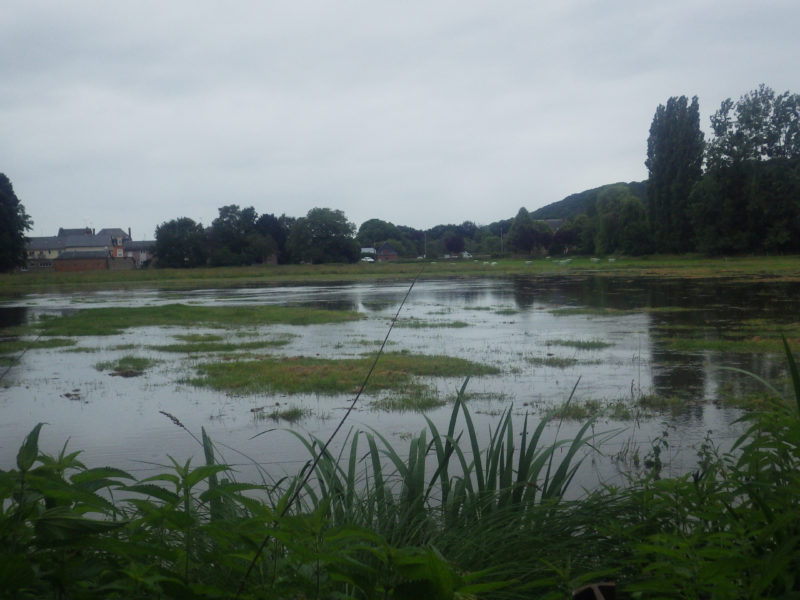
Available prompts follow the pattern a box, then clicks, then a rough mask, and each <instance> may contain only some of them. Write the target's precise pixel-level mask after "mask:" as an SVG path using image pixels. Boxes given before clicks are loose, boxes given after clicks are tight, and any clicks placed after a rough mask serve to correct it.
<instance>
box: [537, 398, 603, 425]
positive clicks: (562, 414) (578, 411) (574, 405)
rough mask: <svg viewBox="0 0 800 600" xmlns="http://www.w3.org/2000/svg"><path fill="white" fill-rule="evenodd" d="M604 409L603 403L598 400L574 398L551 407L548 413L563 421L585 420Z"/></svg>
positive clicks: (598, 414) (599, 413)
mask: <svg viewBox="0 0 800 600" xmlns="http://www.w3.org/2000/svg"><path fill="white" fill-rule="evenodd" d="M604 411H605V405H604V404H603V403H602V402H601V401H600V400H594V399H590V400H581V401H579V400H575V399H572V400H570V401H568V402H564V404H562V405H560V406H557V407H555V408H553V409H552V410H551V411H550V414H551V416H552V417H553V418H555V419H564V420H565V421H586V420H588V419H592V418H595V417H598V416H600V415H602V414H603V412H604Z"/></svg>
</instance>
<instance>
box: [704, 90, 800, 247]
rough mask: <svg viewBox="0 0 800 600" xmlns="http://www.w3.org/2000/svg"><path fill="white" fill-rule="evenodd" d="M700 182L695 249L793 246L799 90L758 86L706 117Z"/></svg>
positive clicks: (799, 180)
mask: <svg viewBox="0 0 800 600" xmlns="http://www.w3.org/2000/svg"><path fill="white" fill-rule="evenodd" d="M711 127H712V130H713V132H714V136H715V137H714V138H713V139H712V140H711V141H710V142H709V144H708V152H707V164H708V169H707V171H706V174H705V176H704V177H703V180H702V181H701V182H700V183H699V184H697V185H696V186H695V188H694V190H693V192H692V195H691V207H690V215H691V220H692V224H693V226H694V231H695V236H696V240H697V248H698V249H699V250H701V251H703V252H706V253H711V254H720V253H737V252H757V251H766V252H789V251H796V250H797V249H799V248H800V96H798V95H797V94H791V93H789V92H788V91H787V92H784V93H783V94H780V95H776V94H775V92H774V91H773V90H772V89H770V88H769V87H767V86H765V85H763V84H762V85H761V86H759V88H758V89H756V90H753V91H751V92H748V93H747V94H745V95H744V96H742V97H741V98H740V99H739V100H738V101H737V102H735V103H734V102H733V101H732V100H731V99H730V98H729V99H727V100H725V101H723V102H722V104H721V106H720V108H719V110H718V111H717V112H715V113H714V114H713V115H712V117H711Z"/></svg>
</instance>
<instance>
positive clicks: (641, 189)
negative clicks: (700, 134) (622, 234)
mask: <svg viewBox="0 0 800 600" xmlns="http://www.w3.org/2000/svg"><path fill="white" fill-rule="evenodd" d="M612 185H625V186H628V188H629V189H630V191H631V193H632V194H633V195H634V196H636V197H637V198H639V199H641V201H642V202H646V198H645V193H646V189H647V182H646V181H632V182H630V183H624V182H620V183H609V184H607V185H602V186H600V187H598V188H594V189H591V190H585V191H583V192H578V193H577V194H571V195H569V196H567V197H566V198H564V199H563V200H559V201H558V202H553V203H551V204H548V205H547V206H543V207H541V208H538V209H536V210H535V211H533V212H531V217H532V218H533V219H536V220H544V219H571V218H572V217H574V216H575V215H579V214H581V213H585V212H586V211H587V209H588V207H589V206H591V205H593V204H594V203H595V201H596V200H597V195H598V194H599V193H600V192H601V191H603V190H604V189H606V188H608V187H611V186H612Z"/></svg>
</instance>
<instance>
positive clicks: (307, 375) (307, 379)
mask: <svg viewBox="0 0 800 600" xmlns="http://www.w3.org/2000/svg"><path fill="white" fill-rule="evenodd" d="M372 361H373V359H372V358H371V357H363V358H351V359H341V360H335V359H324V358H309V357H304V356H297V357H268V358H260V359H256V360H239V359H234V360H231V361H228V362H219V361H217V362H213V363H205V364H202V365H200V366H198V368H197V370H198V374H199V376H198V377H196V378H194V379H190V380H189V381H188V383H190V384H193V385H198V386H206V387H210V388H213V389H217V390H222V391H226V392H232V393H239V394H257V393H266V392H285V393H289V394H303V393H307V394H313V393H319V394H342V393H353V392H355V391H356V390H358V388H359V386H360V385H361V384H362V382H363V380H364V377H365V376H366V373H367V371H368V370H369V367H370V365H371V364H372ZM499 372H500V370H499V369H497V368H496V367H492V366H490V365H484V364H481V363H476V362H472V361H468V360H464V359H461V358H453V357H450V356H434V355H421V354H407V353H402V352H396V353H392V352H390V353H386V354H384V355H383V356H381V358H380V360H379V361H378V364H377V366H376V368H375V370H374V371H373V373H372V377H371V378H370V380H369V383H368V385H367V392H369V391H377V390H390V389H395V390H397V389H403V388H404V387H405V386H408V385H411V384H412V382H413V380H414V378H416V377H465V376H467V375H473V376H477V375H496V374H498V373H499Z"/></svg>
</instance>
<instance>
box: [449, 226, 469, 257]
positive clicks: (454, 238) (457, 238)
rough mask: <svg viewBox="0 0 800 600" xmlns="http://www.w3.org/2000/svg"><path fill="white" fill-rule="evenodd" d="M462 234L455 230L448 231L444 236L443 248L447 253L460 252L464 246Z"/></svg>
mask: <svg viewBox="0 0 800 600" xmlns="http://www.w3.org/2000/svg"><path fill="white" fill-rule="evenodd" d="M466 247H467V246H466V242H465V241H464V236H462V235H461V234H459V233H458V232H456V231H448V232H447V233H446V234H445V236H444V248H445V250H447V252H448V253H449V254H461V253H462V252H463V251H464V249H465V248H466Z"/></svg>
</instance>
